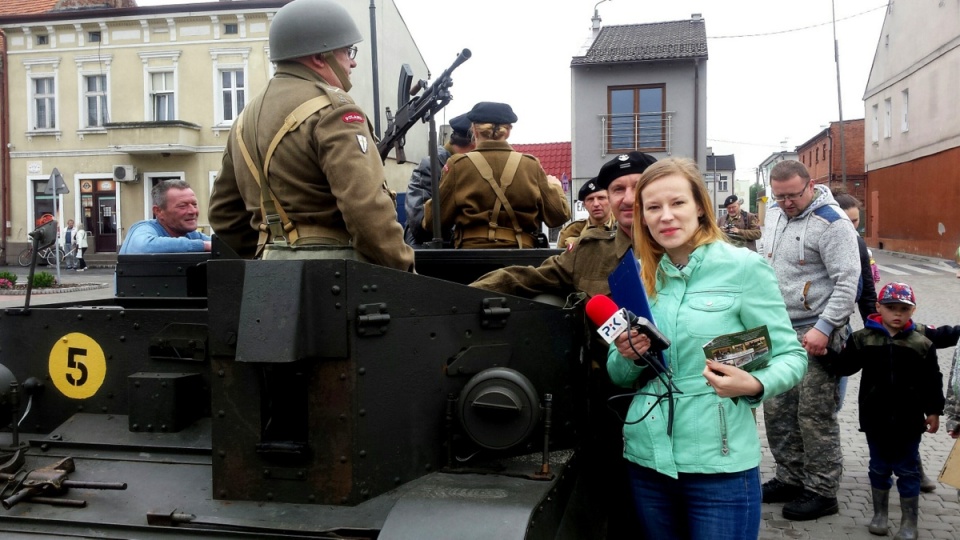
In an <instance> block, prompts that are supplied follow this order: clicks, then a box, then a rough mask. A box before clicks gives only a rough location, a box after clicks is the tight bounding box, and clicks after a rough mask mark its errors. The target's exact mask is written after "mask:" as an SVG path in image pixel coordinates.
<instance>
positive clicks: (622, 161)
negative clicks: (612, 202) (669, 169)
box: [597, 152, 657, 189]
mask: <svg viewBox="0 0 960 540" xmlns="http://www.w3.org/2000/svg"><path fill="white" fill-rule="evenodd" d="M656 162H657V158H655V157H653V156H651V155H649V154H644V153H643V152H630V153H628V154H620V155H619V156H617V157H615V158H613V159H611V160H610V161H608V162H606V163H604V164H603V166H602V167H600V174H598V175H597V186H599V187H600V189H607V188H608V187H610V183H611V182H613V181H614V180H616V179H617V178H620V177H621V176H626V175H628V174H640V173H642V172H643V171H645V170H647V167H649V166H650V165H653V164H654V163H656Z"/></svg>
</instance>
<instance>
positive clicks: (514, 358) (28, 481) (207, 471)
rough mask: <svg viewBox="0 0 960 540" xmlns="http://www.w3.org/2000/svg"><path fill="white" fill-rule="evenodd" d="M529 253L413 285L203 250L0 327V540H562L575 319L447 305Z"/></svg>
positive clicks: (123, 270) (323, 264) (575, 393)
mask: <svg viewBox="0 0 960 540" xmlns="http://www.w3.org/2000/svg"><path fill="white" fill-rule="evenodd" d="M38 234H39V235H40V236H41V237H42V236H43V233H38ZM43 241H49V242H52V233H50V232H49V231H48V233H47V238H46V239H45V240H43ZM551 253H552V252H551V251H549V250H502V251H500V250H484V251H459V250H458V251H454V250H427V251H420V252H418V258H417V269H418V272H419V274H417V275H415V274H410V273H405V272H400V271H396V270H391V269H386V268H382V267H378V266H373V265H370V264H365V263H361V262H356V261H349V260H326V261H320V260H310V261H250V260H242V259H239V258H236V257H234V256H232V255H231V253H230V250H229V248H228V247H226V246H225V245H222V244H220V243H218V242H217V243H215V247H214V250H213V253H212V254H210V255H209V256H207V255H194V254H176V255H131V256H121V257H120V258H119V261H118V265H117V282H116V287H117V290H116V296H115V297H113V298H108V299H103V300H98V301H92V302H84V303H81V304H74V303H64V304H52V305H44V306H40V307H32V306H29V305H26V306H25V307H21V308H11V309H7V310H6V311H4V312H2V313H0V414H2V419H0V423H2V424H3V425H4V426H7V427H6V428H5V429H4V430H3V432H2V433H0V446H2V454H3V455H2V457H0V460H2V462H3V463H2V466H0V477H2V479H3V484H2V485H3V489H2V491H0V502H2V505H3V507H4V510H3V511H0V536H2V537H3V538H20V537H23V538H63V537H83V538H87V537H91V538H92V537H96V538H134V537H135V538H161V537H162V538H168V537H177V538H179V537H192V536H195V537H204V538H211V537H216V538H337V539H342V538H365V539H366V538H378V539H388V538H402V539H409V538H461V539H462V538H556V537H558V535H562V534H564V533H563V532H562V531H563V530H564V528H565V527H567V525H564V524H563V516H564V514H565V512H566V509H567V506H568V505H569V504H570V492H571V489H572V484H573V481H574V479H575V478H576V467H575V463H576V451H575V447H576V440H577V435H578V426H579V424H578V421H579V420H580V418H579V411H581V410H583V407H582V399H583V395H584V392H583V389H582V388H581V387H580V381H583V380H584V379H585V377H584V373H583V369H584V368H583V366H582V365H581V362H580V357H579V344H578V340H579V336H580V335H581V334H582V319H581V315H580V312H579V311H578V310H570V309H564V308H561V307H556V306H554V305H550V304H546V303H540V302H535V301H532V300H526V299H520V298H516V297H510V296H504V295H499V294H494V293H490V292H487V291H482V290H478V289H474V288H470V287H467V286H465V285H464V284H463V283H466V282H469V281H471V280H472V279H473V278H474V277H476V276H478V275H480V274H481V273H483V272H485V271H487V270H489V269H490V268H494V267H497V266H502V265H504V264H514V263H518V264H538V263H539V260H540V259H542V258H543V257H545V256H547V255H549V254H551ZM568 532H569V531H568ZM572 535H573V536H576V534H575V533H573V534H572Z"/></svg>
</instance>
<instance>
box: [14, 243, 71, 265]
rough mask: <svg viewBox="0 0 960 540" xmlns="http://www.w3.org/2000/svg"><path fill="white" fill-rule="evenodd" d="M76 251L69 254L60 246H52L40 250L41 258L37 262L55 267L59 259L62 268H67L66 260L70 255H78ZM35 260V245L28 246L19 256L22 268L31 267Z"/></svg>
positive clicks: (18, 259)
mask: <svg viewBox="0 0 960 540" xmlns="http://www.w3.org/2000/svg"><path fill="white" fill-rule="evenodd" d="M76 251H77V250H76V249H75V248H74V249H71V250H70V251H69V252H66V251H63V249H61V248H60V246H56V250H54V246H50V247H47V248H43V249H41V250H40V253H39V255H40V257H39V259H38V261H37V262H39V263H41V264H47V265H49V266H54V265H56V264H57V257H59V258H60V267H61V268H65V267H66V258H67V255H69V254H70V253H76ZM32 260H33V245H28V246H27V247H26V248H24V249H23V251H21V252H20V255H18V256H17V262H19V263H20V266H30V261H32Z"/></svg>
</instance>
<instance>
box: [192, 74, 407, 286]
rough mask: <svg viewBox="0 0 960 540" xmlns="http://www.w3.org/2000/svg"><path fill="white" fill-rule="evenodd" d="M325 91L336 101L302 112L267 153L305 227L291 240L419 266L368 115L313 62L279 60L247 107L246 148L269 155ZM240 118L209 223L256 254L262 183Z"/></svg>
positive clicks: (280, 191)
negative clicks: (400, 219) (307, 106)
mask: <svg viewBox="0 0 960 540" xmlns="http://www.w3.org/2000/svg"><path fill="white" fill-rule="evenodd" d="M322 96H325V97H326V98H327V99H328V100H329V104H326V105H325V106H323V107H322V108H320V110H319V111H317V112H316V113H312V114H309V115H304V116H305V118H303V119H300V120H302V123H299V124H297V125H296V127H294V128H292V131H289V132H288V133H287V134H286V135H285V136H283V137H282V139H280V140H279V143H278V144H276V147H275V150H274V152H273V153H272V158H271V159H270V162H269V170H268V172H269V177H268V185H269V188H270V190H271V192H272V194H273V198H274V200H275V202H276V204H277V205H278V206H279V207H280V210H282V211H284V212H285V215H286V216H287V217H288V218H289V220H290V221H291V222H292V223H293V225H294V226H295V227H296V230H297V238H298V239H297V241H296V242H294V243H293V246H294V247H297V246H300V245H304V246H312V245H331V246H349V245H352V246H353V249H354V250H355V251H356V252H357V253H358V254H359V255H360V258H362V259H366V260H368V261H370V262H373V263H375V264H379V265H382V266H387V267H390V268H397V269H401V270H410V269H412V268H413V250H412V249H411V248H410V247H409V246H407V245H406V244H405V243H404V242H403V228H402V227H401V226H400V224H399V223H398V222H397V210H396V206H395V204H394V202H393V199H392V198H391V196H390V193H389V192H388V191H387V189H386V185H385V183H384V179H385V175H384V171H383V163H382V162H381V160H380V155H379V153H378V151H377V146H376V144H375V143H376V141H375V139H374V136H373V134H372V133H371V131H370V125H369V122H368V119H367V117H366V115H364V114H363V111H362V110H360V107H358V106H357V105H356V104H355V103H354V102H353V99H352V98H350V96H349V95H347V94H346V93H345V92H343V91H342V90H340V89H339V88H336V87H333V86H330V85H328V84H326V82H325V81H324V80H323V79H322V78H321V77H320V76H319V75H317V74H316V73H315V72H313V71H311V70H310V69H308V68H307V67H306V66H303V65H301V64H298V63H294V62H282V63H280V64H279V65H278V67H277V72H276V75H275V76H274V77H273V78H272V79H271V80H270V82H269V83H268V84H267V88H266V89H265V90H264V91H263V92H262V93H261V94H260V95H259V96H257V97H256V98H254V99H253V101H251V102H250V103H248V104H247V106H246V107H245V108H244V110H243V113H242V119H243V125H242V129H243V142H244V143H245V146H246V149H247V151H248V153H249V154H250V155H252V157H253V161H254V162H256V163H260V164H262V163H263V161H262V160H263V159H264V156H266V155H268V151H269V149H270V146H271V144H274V140H275V137H276V136H277V134H278V132H280V131H281V128H283V127H284V122H285V121H289V116H293V114H292V113H293V112H294V110H295V109H297V108H298V107H300V106H301V105H303V104H304V103H306V102H308V101H310V100H311V99H314V98H317V97H322ZM321 102H322V103H325V100H322V101H321ZM239 123H240V120H238V121H237V122H236V123H235V124H234V126H233V128H232V129H231V130H230V137H229V139H228V141H227V147H226V150H225V151H224V154H223V163H222V167H221V169H220V173H219V174H218V175H217V179H216V180H215V181H214V186H213V193H212V194H211V197H210V224H211V226H212V227H213V230H214V232H216V234H217V235H218V236H219V237H220V238H221V239H223V240H224V241H225V242H226V243H227V244H228V245H230V246H231V247H232V248H234V249H235V250H236V251H237V253H239V254H240V255H241V256H244V257H253V256H254V254H255V253H256V252H257V244H258V241H262V239H263V238H265V236H266V235H263V236H261V231H262V228H261V223H262V222H263V214H262V212H261V189H260V184H259V183H258V182H257V179H256V178H255V177H254V175H253V173H252V172H251V170H250V167H249V166H248V164H247V162H246V158H245V157H244V156H243V155H242V154H243V149H242V148H241V145H240V144H239V143H240V141H239V140H238V133H237V131H238V129H237V124H239ZM288 125H289V124H288ZM285 228H287V227H285Z"/></svg>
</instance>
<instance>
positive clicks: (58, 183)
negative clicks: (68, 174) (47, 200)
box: [43, 167, 70, 195]
mask: <svg viewBox="0 0 960 540" xmlns="http://www.w3.org/2000/svg"><path fill="white" fill-rule="evenodd" d="M43 193H44V194H45V195H53V194H57V195H66V194H67V193H70V190H69V189H68V188H67V183H66V182H64V181H63V175H62V174H60V170H59V169H57V168H56V167H54V168H53V172H52V173H50V179H49V180H47V187H46V188H44V190H43Z"/></svg>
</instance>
